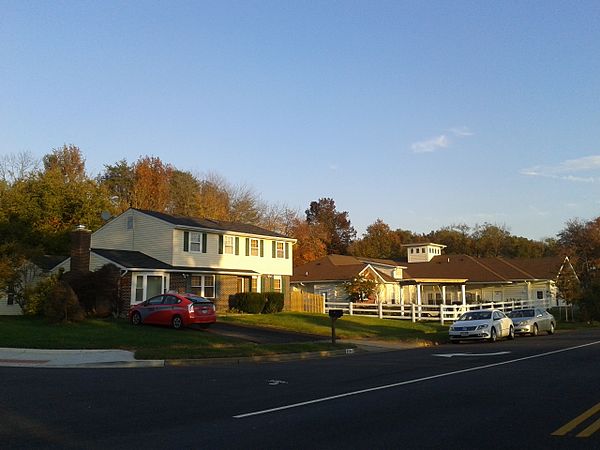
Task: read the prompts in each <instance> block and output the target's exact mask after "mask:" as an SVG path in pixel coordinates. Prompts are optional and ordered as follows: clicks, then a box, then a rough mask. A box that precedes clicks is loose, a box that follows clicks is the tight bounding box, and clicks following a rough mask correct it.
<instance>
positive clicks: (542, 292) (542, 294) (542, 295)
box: [537, 291, 544, 300]
mask: <svg viewBox="0 0 600 450" xmlns="http://www.w3.org/2000/svg"><path fill="white" fill-rule="evenodd" d="M537 298H538V300H541V299H543V298H544V291H537Z"/></svg>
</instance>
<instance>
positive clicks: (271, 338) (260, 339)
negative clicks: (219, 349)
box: [207, 322, 331, 344]
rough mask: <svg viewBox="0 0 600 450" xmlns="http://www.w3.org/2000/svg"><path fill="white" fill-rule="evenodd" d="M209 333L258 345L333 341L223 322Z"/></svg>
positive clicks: (210, 329)
mask: <svg viewBox="0 0 600 450" xmlns="http://www.w3.org/2000/svg"><path fill="white" fill-rule="evenodd" d="M207 331H208V332H209V333H212V334H216V335H219V336H228V337H233V338H237V339H243V340H245V341H250V342H255V343H257V344H289V343H292V342H314V341H325V340H328V339H331V338H329V337H327V336H318V335H315V334H305V333H294V332H290V331H277V330H268V329H265V328H253V327H247V326H241V325H232V324H229V323H223V322H217V323H214V324H212V325H211V326H210V328H209V329H208V330H207Z"/></svg>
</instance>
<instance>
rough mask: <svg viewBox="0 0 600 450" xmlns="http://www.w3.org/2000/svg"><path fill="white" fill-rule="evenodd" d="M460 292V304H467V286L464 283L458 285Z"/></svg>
mask: <svg viewBox="0 0 600 450" xmlns="http://www.w3.org/2000/svg"><path fill="white" fill-rule="evenodd" d="M460 293H461V295H462V304H463V306H464V305H466V304H467V288H466V286H465V285H464V284H461V286H460Z"/></svg>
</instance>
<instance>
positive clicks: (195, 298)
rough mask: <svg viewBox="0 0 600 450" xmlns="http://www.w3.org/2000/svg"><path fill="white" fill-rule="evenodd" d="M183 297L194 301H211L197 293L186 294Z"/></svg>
mask: <svg viewBox="0 0 600 450" xmlns="http://www.w3.org/2000/svg"><path fill="white" fill-rule="evenodd" d="M185 298H187V299H188V300H189V301H190V302H194V303H212V302H211V301H210V300H209V299H207V298H204V297H200V296H199V295H193V294H188V295H186V296H185Z"/></svg>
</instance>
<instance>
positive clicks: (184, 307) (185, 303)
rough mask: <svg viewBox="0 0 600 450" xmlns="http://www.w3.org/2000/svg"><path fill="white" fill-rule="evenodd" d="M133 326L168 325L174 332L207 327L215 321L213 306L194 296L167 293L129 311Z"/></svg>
mask: <svg viewBox="0 0 600 450" xmlns="http://www.w3.org/2000/svg"><path fill="white" fill-rule="evenodd" d="M129 320H130V321H131V323H132V324H133V325H140V324H142V323H147V324H155V325H168V326H171V327H173V328H175V329H176V330H178V329H180V328H183V327H187V326H190V325H200V326H202V327H208V326H209V325H210V324H211V323H215V322H216V321H217V314H216V312H215V304H214V303H213V302H211V301H210V300H208V299H206V298H204V297H200V296H198V295H194V294H176V293H171V292H169V293H167V294H161V295H157V296H156V297H152V298H149V299H148V300H146V301H145V302H143V303H139V304H137V305H134V306H132V307H131V309H130V310H129Z"/></svg>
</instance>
